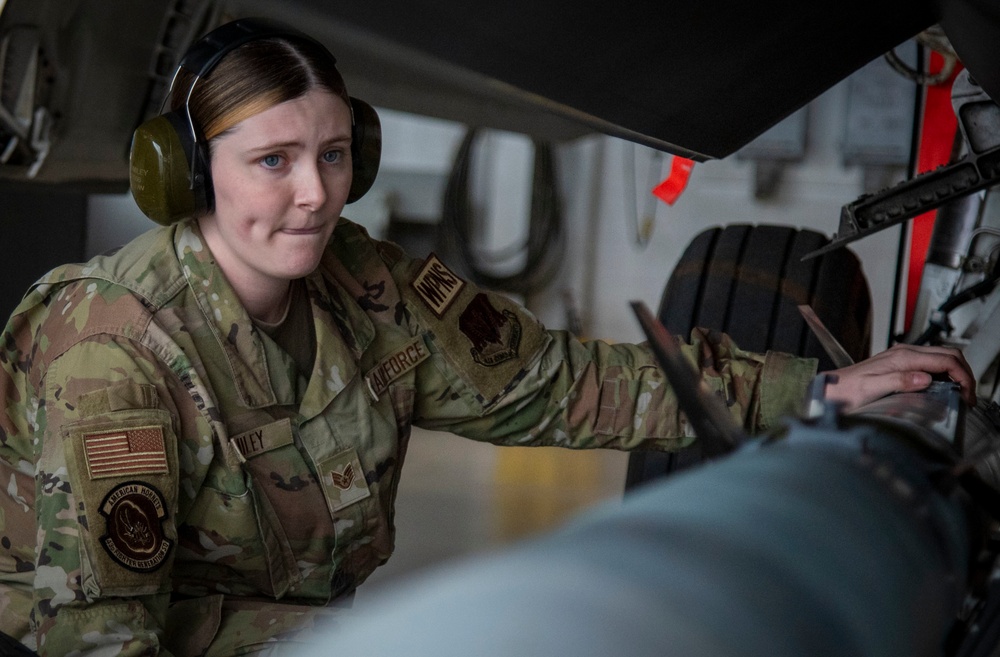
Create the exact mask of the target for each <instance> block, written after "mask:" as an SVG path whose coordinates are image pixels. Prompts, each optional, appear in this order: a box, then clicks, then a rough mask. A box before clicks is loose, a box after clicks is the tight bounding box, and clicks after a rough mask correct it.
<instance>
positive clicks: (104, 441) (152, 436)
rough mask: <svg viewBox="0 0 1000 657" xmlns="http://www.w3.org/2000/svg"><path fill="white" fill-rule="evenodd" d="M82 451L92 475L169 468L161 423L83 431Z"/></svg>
mask: <svg viewBox="0 0 1000 657" xmlns="http://www.w3.org/2000/svg"><path fill="white" fill-rule="evenodd" d="M83 451H84V456H85V457H86V460H87V472H88V474H89V475H90V478H91V479H101V478H104V477H121V476H129V475H138V474H166V473H167V472H168V467H167V449H166V444H165V443H164V442H163V427H160V426H146V427H135V428H129V429H120V430H110V431H97V432H93V433H85V434H83Z"/></svg>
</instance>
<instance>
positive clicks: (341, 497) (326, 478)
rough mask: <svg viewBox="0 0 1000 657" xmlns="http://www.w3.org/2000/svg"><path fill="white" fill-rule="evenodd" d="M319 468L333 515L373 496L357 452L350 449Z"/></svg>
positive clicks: (321, 481) (326, 461)
mask: <svg viewBox="0 0 1000 657" xmlns="http://www.w3.org/2000/svg"><path fill="white" fill-rule="evenodd" d="M318 468H319V479H320V483H321V484H322V485H323V494H324V495H326V500H327V503H328V504H329V506H330V512H331V513H335V512H337V511H339V510H340V509H343V508H344V507H347V506H350V505H352V504H354V503H355V502H360V501H361V500H363V499H365V498H366V497H369V496H370V495H371V491H369V490H368V482H367V481H365V471H364V469H363V468H362V467H361V460H360V459H358V452H357V450H355V449H349V450H347V451H346V452H341V453H340V454H336V455H334V456H331V457H330V458H328V459H326V460H325V461H323V462H322V463H320V464H319V465H318Z"/></svg>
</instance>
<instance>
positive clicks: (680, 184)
mask: <svg viewBox="0 0 1000 657" xmlns="http://www.w3.org/2000/svg"><path fill="white" fill-rule="evenodd" d="M692 168H694V161H692V160H689V159H687V158H686V157H680V156H678V155H674V157H673V160H672V161H671V162H670V175H668V176H667V177H666V179H665V180H664V181H663V182H661V183H660V184H659V185H657V186H656V187H654V188H653V195H654V196H656V197H657V198H659V199H660V200H661V201H663V202H664V203H666V204H667V205H673V204H674V202H675V201H677V199H678V198H679V197H680V195H681V192H683V191H684V188H685V187H687V184H688V179H689V178H691V169H692Z"/></svg>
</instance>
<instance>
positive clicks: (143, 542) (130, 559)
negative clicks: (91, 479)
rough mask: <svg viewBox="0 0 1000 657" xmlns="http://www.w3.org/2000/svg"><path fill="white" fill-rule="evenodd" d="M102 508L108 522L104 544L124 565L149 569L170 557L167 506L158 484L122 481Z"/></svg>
mask: <svg viewBox="0 0 1000 657" xmlns="http://www.w3.org/2000/svg"><path fill="white" fill-rule="evenodd" d="M99 511H100V513H101V515H102V516H104V518H105V521H106V525H105V534H104V535H103V536H101V538H100V542H101V547H103V548H104V550H105V551H106V552H107V553H108V555H110V557H111V558H112V559H114V560H115V561H117V562H118V563H119V564H120V565H121V566H123V567H124V568H127V569H128V570H131V571H134V572H140V573H142V572H150V571H153V570H157V569H158V568H160V567H161V566H162V565H163V563H164V562H165V561H166V560H167V555H169V554H170V549H171V548H172V547H173V545H174V543H173V541H171V540H170V539H169V538H167V537H166V536H165V535H164V531H163V521H164V520H165V519H166V517H167V509H166V507H165V503H164V499H163V494H162V493H160V491H158V490H157V489H156V488H155V487H153V486H152V485H150V484H147V483H144V482H141V481H128V482H125V483H123V484H119V485H118V486H116V487H115V488H112V489H111V491H110V492H108V494H107V495H106V496H105V497H104V500H103V501H102V502H101V506H100V507H99Z"/></svg>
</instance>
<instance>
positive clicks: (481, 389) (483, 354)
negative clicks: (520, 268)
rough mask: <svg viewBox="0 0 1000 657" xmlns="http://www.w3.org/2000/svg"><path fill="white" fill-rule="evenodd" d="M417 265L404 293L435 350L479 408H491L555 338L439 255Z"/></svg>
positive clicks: (516, 307) (513, 303)
mask: <svg viewBox="0 0 1000 657" xmlns="http://www.w3.org/2000/svg"><path fill="white" fill-rule="evenodd" d="M417 266H419V269H418V271H417V273H416V275H415V276H414V277H413V278H412V279H411V280H412V281H413V282H412V283H411V284H410V285H404V286H402V287H401V291H402V293H403V296H404V297H405V299H406V301H407V304H408V307H409V309H410V310H411V312H412V313H413V314H414V315H415V317H416V319H417V321H418V323H419V324H420V327H421V329H422V330H423V331H425V332H426V335H427V337H428V338H429V343H428V346H429V347H430V350H431V352H432V353H434V352H436V353H439V354H440V355H441V357H442V358H443V359H444V361H445V363H447V365H448V366H449V368H450V369H451V371H452V372H453V373H454V374H456V375H457V376H458V378H460V379H461V380H462V381H464V382H465V384H466V385H468V386H469V387H470V389H471V391H472V393H473V395H474V396H475V398H476V401H477V402H478V403H479V404H482V406H483V407H490V406H492V405H493V404H495V403H497V402H499V401H500V399H501V398H502V397H503V395H504V394H505V393H506V392H507V391H508V390H510V389H511V388H512V387H513V386H515V385H517V383H518V381H520V380H521V379H522V378H523V377H524V376H525V374H526V373H527V371H528V370H529V369H530V368H531V367H533V366H534V365H535V363H536V361H537V358H538V356H539V354H541V353H542V351H543V350H544V349H545V347H546V345H548V344H549V341H550V340H551V337H550V336H549V334H548V332H546V330H545V327H544V326H542V324H541V323H540V322H539V321H538V320H537V319H535V317H534V316H533V315H532V314H531V313H530V312H528V311H527V310H526V309H525V308H523V307H522V306H520V305H519V304H517V303H516V302H514V301H513V300H511V299H510V298H508V297H507V296H505V295H503V294H496V293H490V292H486V291H483V290H481V289H479V288H478V287H477V286H476V285H475V284H473V283H469V282H466V281H463V280H462V279H460V278H459V277H458V276H457V275H456V274H454V273H453V272H452V271H451V270H450V269H448V268H447V267H446V266H445V265H444V264H443V263H442V262H441V261H440V260H439V259H438V258H437V256H435V255H433V254H432V255H430V256H429V257H428V258H427V260H426V261H425V262H424V263H423V265H417V264H414V265H413V267H417ZM410 271H412V269H411V270H410ZM403 275H405V274H403Z"/></svg>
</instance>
